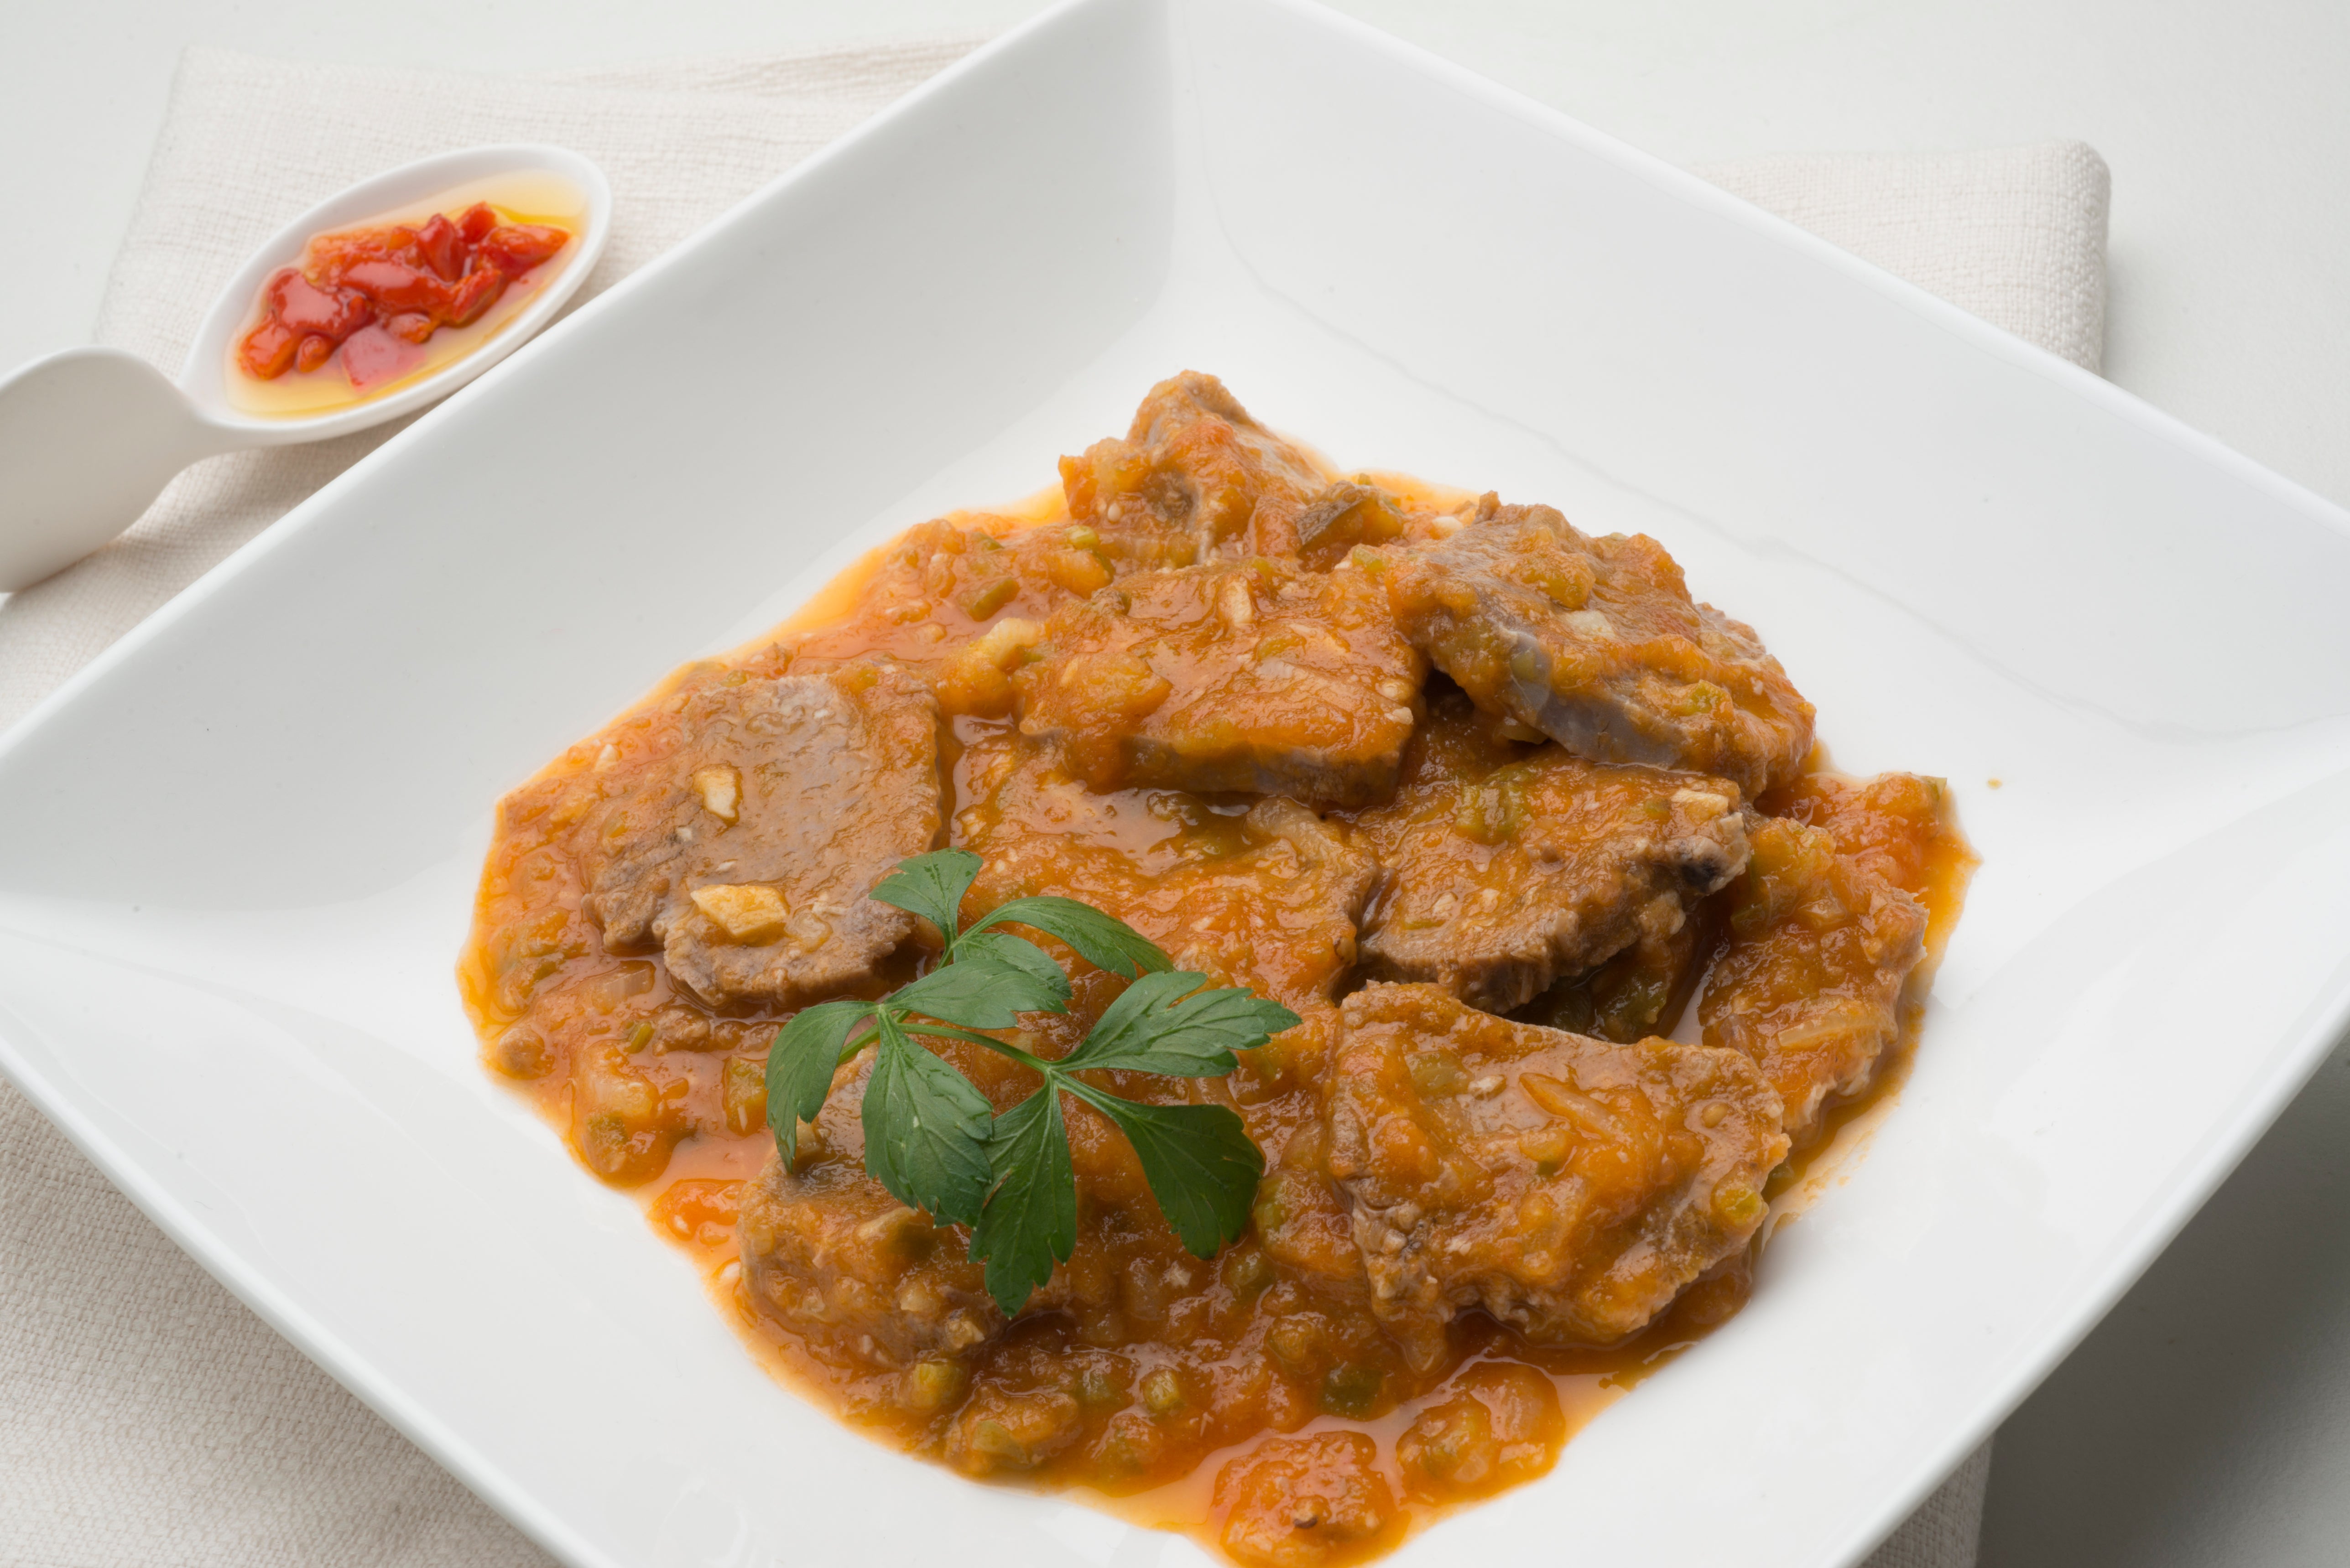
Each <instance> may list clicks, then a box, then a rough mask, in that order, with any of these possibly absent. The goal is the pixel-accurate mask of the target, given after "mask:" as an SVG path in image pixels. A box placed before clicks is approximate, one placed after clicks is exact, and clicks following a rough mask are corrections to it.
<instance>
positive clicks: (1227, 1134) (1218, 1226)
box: [1066, 1078, 1264, 1258]
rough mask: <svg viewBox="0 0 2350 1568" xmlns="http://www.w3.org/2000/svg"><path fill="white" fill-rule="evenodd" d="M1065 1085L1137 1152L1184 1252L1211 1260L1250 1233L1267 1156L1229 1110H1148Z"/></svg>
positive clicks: (1073, 1083)
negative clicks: (1227, 1244) (1115, 1126)
mask: <svg viewBox="0 0 2350 1568" xmlns="http://www.w3.org/2000/svg"><path fill="white" fill-rule="evenodd" d="M1066 1087H1067V1088H1068V1090H1069V1092H1070V1093H1071V1094H1073V1095H1076V1096H1077V1097H1078V1098H1080V1099H1082V1100H1084V1101H1085V1102H1086V1104H1087V1105H1089V1106H1093V1107H1094V1108H1095V1109H1096V1110H1097V1111H1099V1112H1101V1113H1102V1115H1104V1116H1107V1117H1109V1119H1110V1120H1112V1121H1114V1122H1116V1123H1117V1124H1118V1131H1120V1132H1122V1133H1124V1134H1125V1135H1126V1141H1127V1142H1128V1143H1130V1144H1132V1145H1133V1146H1134V1152H1135V1154H1136V1155H1137V1156H1138V1157H1139V1158H1140V1159H1141V1161H1142V1175H1143V1178H1144V1179H1146V1180H1147V1181H1149V1183H1150V1195H1151V1196H1152V1197H1153V1198H1156V1199H1159V1212H1160V1213H1161V1214H1164V1215H1165V1216H1166V1217H1167V1223H1168V1224H1170V1225H1171V1226H1173V1227H1174V1230H1175V1234H1176V1235H1177V1236H1178V1237H1179V1238H1180V1239H1181V1241H1182V1242H1183V1247H1184V1250H1185V1251H1188V1252H1190V1253H1191V1255H1192V1256H1193V1257H1195V1258H1212V1257H1214V1256H1215V1255H1216V1253H1217V1251H1218V1250H1219V1249H1221V1248H1222V1246H1223V1245H1224V1243H1225V1242H1227V1241H1232V1239H1233V1238H1234V1237H1236V1236H1238V1235H1239V1234H1240V1233H1241V1232H1242V1231H1245V1230H1247V1229H1248V1224H1249V1209H1250V1206H1251V1205H1253V1203H1254V1202H1255V1201H1256V1188H1257V1183H1258V1181H1260V1180H1261V1179H1263V1176H1264V1154H1263V1151H1262V1150H1260V1149H1259V1148H1258V1147H1256V1145H1255V1143H1254V1142H1253V1141H1252V1140H1251V1139H1250V1137H1249V1135H1248V1127H1246V1126H1245V1125H1244V1124H1243V1122H1242V1121H1241V1118H1240V1117H1239V1116H1238V1115H1236V1114H1235V1113H1234V1112H1233V1111H1232V1109H1231V1108H1230V1107H1229V1106H1146V1105H1142V1104H1139V1103H1138V1102H1136V1101H1134V1100H1121V1099H1119V1098H1118V1096H1116V1095H1113V1094H1109V1093H1107V1092H1106V1091H1104V1090H1100V1089H1097V1088H1095V1087H1093V1086H1092V1085H1089V1084H1083V1083H1079V1082H1078V1081H1077V1080H1076V1079H1074V1078H1072V1079H1068V1080H1066Z"/></svg>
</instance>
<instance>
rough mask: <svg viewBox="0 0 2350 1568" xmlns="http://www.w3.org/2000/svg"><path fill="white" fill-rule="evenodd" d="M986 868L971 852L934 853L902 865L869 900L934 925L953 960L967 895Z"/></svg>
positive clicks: (879, 886) (940, 851) (874, 888)
mask: <svg viewBox="0 0 2350 1568" xmlns="http://www.w3.org/2000/svg"><path fill="white" fill-rule="evenodd" d="M985 864H986V862H984V861H983V860H982V859H980V857H978V856H976V855H973V854H972V852H971V851H970V850H968V849H933V850H931V852H930V853H929V854H928V855H917V856H915V857H913V858H912V859H910V860H900V861H899V862H898V868H897V869H896V870H894V871H892V872H890V873H889V875H888V876H887V877H882V878H881V880H880V881H879V882H876V883H875V884H874V885H873V891H872V892H870V893H868V894H867V895H866V897H868V898H874V899H877V900H879V902H881V903H884V904H889V905H893V906H895V907H896V908H898V909H903V910H905V911H906V912H907V913H908V914H910V915H920V916H921V917H922V919H926V920H928V921H930V922H931V924H932V925H934V926H936V927H937V928H938V929H939V935H940V936H941V937H942V938H944V939H945V940H946V950H947V953H948V955H949V956H952V954H953V952H954V946H955V932H956V931H957V930H959V929H961V928H962V896H963V893H964V891H965V890H966V889H967V888H970V887H971V884H972V878H973V877H977V876H978V875H979V868H980V867H982V866H983V865H985Z"/></svg>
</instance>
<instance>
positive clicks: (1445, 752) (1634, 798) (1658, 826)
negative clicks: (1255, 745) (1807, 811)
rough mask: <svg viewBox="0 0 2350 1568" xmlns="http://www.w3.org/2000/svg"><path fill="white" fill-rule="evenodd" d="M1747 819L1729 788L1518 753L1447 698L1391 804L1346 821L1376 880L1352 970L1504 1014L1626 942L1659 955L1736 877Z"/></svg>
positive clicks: (1462, 702) (1546, 752)
mask: <svg viewBox="0 0 2350 1568" xmlns="http://www.w3.org/2000/svg"><path fill="white" fill-rule="evenodd" d="M1747 817H1748V814H1747V812H1746V811H1745V810H1744V809H1743V808H1742V806H1741V805H1740V796H1739V790H1738V786H1737V785H1736V784H1732V783H1731V782H1730V781H1729V780H1727V779H1719V778H1706V777H1704V776H1702V775H1697V774H1670V773H1665V772H1662V771H1660V770H1659V769H1655V768H1644V767H1628V766H1619V765H1611V764H1608V763H1593V762H1586V761H1585V760H1584V759H1583V758H1580V757H1577V756H1574V755H1572V754H1570V753H1567V752H1565V750H1563V749H1561V748H1560V747H1558V746H1555V745H1542V746H1538V747H1528V746H1525V745H1521V744H1516V743H1513V742H1510V741H1508V740H1506V739H1504V738H1503V737H1502V736H1501V735H1500V734H1499V733H1498V732H1497V730H1496V727H1495V725H1494V724H1493V722H1492V721H1491V720H1490V719H1489V718H1487V717H1485V716H1483V715H1481V714H1479V713H1478V712H1477V711H1475V710H1474V709H1473V708H1471V705H1470V703H1469V701H1467V699H1466V698H1464V697H1462V696H1461V694H1460V693H1459V692H1457V691H1453V692H1447V693H1445V694H1444V696H1442V697H1440V698H1439V699H1438V700H1437V701H1435V702H1434V703H1433V704H1432V705H1431V709H1430V715H1429V720H1428V722H1427V723H1426V724H1425V725H1424V726H1422V728H1421V730H1420V732H1419V734H1418V735H1417V736H1415V737H1414V739H1413V742H1412V746H1411V751H1410V753H1409V756H1408V758H1407V760H1406V762H1405V766H1404V781H1403V785H1402V787H1401V789H1400V790H1399V791H1398V793H1397V794H1396V798H1395V799H1394V800H1393V801H1392V802H1390V803H1389V804H1388V805H1383V806H1379V807H1376V808H1374V809H1372V810H1370V811H1366V812H1363V813H1361V814H1360V815H1357V817H1356V818H1355V819H1354V820H1355V826H1356V829H1357V833H1358V835H1359V836H1360V837H1361V840H1362V843H1363V846H1364V847H1366V848H1367V849H1368V850H1369V851H1370V852H1371V855H1372V857H1374V858H1375V859H1377V860H1378V863H1379V866H1380V869H1381V873H1382V883H1381V888H1380V891H1379V894H1378V900H1377V902H1376V903H1375V905H1374V907H1373V909H1372V912H1371V914H1370V916H1369V917H1368V919H1367V920H1366V922H1365V930H1364V936H1363V959H1364V961H1365V963H1366V965H1367V968H1368V969H1369V970H1370V971H1371V972H1372V973H1373V974H1376V975H1378V976H1380V977H1382V978H1384V979H1388V980H1405V981H1432V982H1434V983H1435V984H1438V985H1440V986H1442V987H1444V988H1445V989H1446V990H1448V991H1450V992H1452V993H1453V994H1454V995H1456V996H1458V997H1460V998H1461V1000H1462V1001H1464V1002H1470V1003H1471V1004H1472V1005H1474V1006H1478V1007H1482V1008H1484V1009H1486V1010H1487V1011H1488V1012H1509V1011H1510V1010H1511V1009H1513V1008H1515V1007H1519V1006H1521V1005H1523V1003H1525V1002H1528V1001H1529V1000H1531V999H1532V998H1533V997H1534V996H1535V995H1536V994H1537V993H1539V992H1542V991H1544V990H1545V989H1546V988H1548V987H1549V986H1550V985H1551V984H1552V983H1553V982H1554V981H1557V980H1558V979H1559V978H1561V977H1562V976H1571V975H1576V974H1581V973H1583V972H1585V971H1589V970H1592V969H1594V968H1596V967H1597V966H1598V965H1600V964H1602V963H1605V962H1606V961H1607V960H1609V959H1611V958H1613V957H1615V956H1616V955H1617V953H1619V952H1621V951H1622V950H1625V949H1626V948H1627V947H1630V946H1632V945H1634V944H1635V943H1639V942H1645V943H1648V945H1649V946H1650V947H1651V948H1653V949H1655V950H1665V949H1667V948H1668V946H1669V944H1670V943H1671V941H1672V940H1673V938H1674V937H1676V936H1677V935H1678V934H1679V932H1680V930H1681V929H1682V927H1683V926H1684V925H1685V924H1687V922H1688V919H1689V910H1690V907H1691V906H1692V905H1693V904H1695V903H1696V902H1697V900H1699V899H1700V898H1704V897H1705V896H1706V895H1707V894H1709V893H1711V892H1714V891H1715V890H1716V889H1718V888H1721V887H1723V886H1724V885H1725V884H1727V883H1728V882H1729V881H1730V879H1731V877H1735V876H1736V875H1738V873H1739V872H1740V871H1742V870H1743V869H1744V868H1745V865H1746V823H1747Z"/></svg>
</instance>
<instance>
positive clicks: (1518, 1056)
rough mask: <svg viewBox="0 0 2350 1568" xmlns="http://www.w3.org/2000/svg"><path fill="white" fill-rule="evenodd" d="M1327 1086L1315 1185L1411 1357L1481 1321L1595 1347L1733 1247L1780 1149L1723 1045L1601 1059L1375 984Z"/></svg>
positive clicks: (1745, 1233) (1353, 1010) (1575, 1039)
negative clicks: (1337, 1195) (1475, 1316)
mask: <svg viewBox="0 0 2350 1568" xmlns="http://www.w3.org/2000/svg"><path fill="white" fill-rule="evenodd" d="M1341 1017H1342V1019H1343V1022H1344V1029H1345V1033H1344V1035H1343V1038H1342V1041H1341V1044H1340V1045H1339V1048H1338V1052H1337V1055H1336V1059H1335V1060H1334V1061H1333V1062H1332V1064H1331V1068H1330V1071H1329V1073H1328V1075H1327V1076H1326V1080H1325V1083H1324V1085H1323V1094H1324V1116H1325V1119H1326V1126H1327V1130H1328V1139H1329V1141H1328V1148H1327V1153H1326V1160H1327V1163H1328V1168H1329V1171H1330V1175H1331V1177H1332V1179H1333V1180H1334V1181H1335V1182H1336V1185H1337V1188H1338V1189H1339V1190H1340V1191H1341V1192H1342V1193H1343V1194H1344V1195H1345V1196H1346V1198H1347V1200H1348V1202H1349V1203H1350V1205H1351V1206H1352V1214H1353V1220H1354V1231H1355V1241H1356V1244H1357V1247H1358V1248H1359V1250H1360V1251H1361V1253H1362V1257H1363V1262H1364V1266H1365V1268H1366V1269H1367V1271H1368V1273H1369V1277H1370V1284H1371V1308H1372V1311H1373V1312H1374V1313H1376V1314H1378V1317H1379V1319H1380V1320H1381V1321H1382V1322H1383V1323H1384V1324H1386V1325H1387V1327H1388V1331H1389V1332H1390V1333H1391V1334H1395V1335H1396V1337H1397V1339H1398V1340H1399V1342H1400V1343H1401V1344H1402V1345H1403V1346H1404V1348H1405V1352H1406V1354H1407V1355H1413V1356H1415V1357H1419V1358H1427V1359H1432V1358H1433V1357H1435V1356H1436V1355H1439V1354H1440V1352H1441V1349H1442V1346H1443V1343H1444V1328H1445V1325H1446V1324H1448V1323H1449V1322H1451V1319H1452V1317H1453V1316H1454V1315H1455V1314H1457V1313H1459V1312H1461V1311H1462V1310H1463V1309H1466V1308H1470V1307H1477V1308H1482V1310H1483V1311H1485V1312H1486V1313H1488V1314H1491V1315H1492V1316H1493V1317H1495V1318H1498V1319H1500V1320H1501V1321H1503V1322H1504V1323H1507V1324H1513V1326H1515V1327H1516V1328H1518V1329H1519V1330H1520V1331H1521V1332H1523V1334H1525V1335H1526V1337H1527V1338H1528V1339H1530V1340H1532V1341H1534V1343H1536V1344H1538V1345H1612V1344H1614V1343H1616V1342H1617V1341H1618V1340H1621V1339H1624V1338H1626V1337H1627V1336H1628V1335H1630V1334H1635V1333H1637V1332H1638V1330H1639V1329H1640V1328H1641V1327H1642V1326H1643V1325H1644V1324H1647V1323H1648V1320H1649V1319H1650V1318H1652V1317H1654V1316H1655V1315H1656V1314H1658V1313H1659V1312H1661V1311H1662V1310H1664V1308H1665V1307H1666V1306H1668V1305H1669V1303H1671V1302H1672V1300H1673V1298H1674V1297H1675V1296H1677V1295H1678V1294H1679V1293H1680V1292H1681V1290H1682V1289H1683V1288H1684V1287H1685V1286H1687V1285H1689V1284H1690V1282H1693V1281H1695V1280H1696V1279H1697V1278H1698V1277H1699V1276H1700V1275H1701V1274H1703V1273H1704V1272H1706V1271H1707V1270H1709V1269H1711V1268H1712V1267H1713V1266H1714V1265H1715V1264H1716V1263H1719V1262H1721V1261H1722V1260H1723V1259H1725V1258H1728V1257H1730V1256H1731V1254H1733V1253H1735V1252H1737V1251H1739V1250H1740V1249H1741V1248H1742V1247H1744V1246H1745V1244H1746V1242H1747V1240H1748V1238H1750V1237H1751V1236H1752V1234H1753V1233H1754V1230H1755V1227H1756V1226H1758V1225H1759V1224H1760V1223H1761V1222H1762V1220H1763V1213H1764V1211H1765V1210H1766V1208H1767V1205H1765V1203H1764V1202H1763V1196H1762V1187H1763V1180H1764V1179H1765V1178H1766V1177H1767V1176H1768V1175H1769V1174H1770V1172H1771V1169H1772V1168H1773V1167H1774V1166H1776V1165H1777V1164H1778V1163H1779V1161H1780V1159H1781V1158H1783V1157H1784V1155H1785V1154H1786V1151H1787V1139H1786V1137H1785V1135H1784V1134H1783V1132H1782V1131H1781V1130H1780V1126H1779V1122H1780V1108H1779V1097H1778V1096H1777V1095H1776V1094H1775V1093H1773V1091H1772V1088H1771V1086H1770V1085H1769V1084H1768V1083H1767V1082H1765V1081H1764V1079H1763V1075H1762V1074H1761V1073H1760V1072H1758V1071H1757V1070H1756V1069H1755V1068H1754V1065H1753V1064H1752V1062H1750V1061H1749V1060H1747V1058H1746V1057H1745V1056H1743V1055H1742V1054H1740V1053H1738V1052H1735V1051H1724V1050H1715V1049H1711V1048H1708V1047H1705V1046H1696V1045H1678V1044H1672V1043H1671V1042H1669V1041H1664V1040H1646V1041H1642V1042H1640V1043H1639V1044H1634V1045H1616V1044H1608V1043H1607V1042H1605V1041H1600V1040H1592V1039H1587V1038H1586V1037H1584V1036H1581V1035H1575V1034H1566V1033H1560V1032H1558V1031H1556V1030H1550V1029H1542V1028H1538V1027H1535V1026H1534V1025H1531V1024H1524V1023H1511V1022H1509V1021H1508V1020H1506V1019H1502V1018H1496V1017H1494V1016H1492V1014H1490V1013H1484V1012H1477V1011H1475V1010H1474V1009H1472V1008H1470V1007H1467V1006H1464V1005H1463V1004H1462V1003H1461V1002H1458V1001H1456V1000H1454V999H1453V998H1452V997H1451V996H1449V995H1447V994H1446V993H1445V992H1441V991H1440V990H1438V989H1437V988H1435V987H1434V986H1428V985H1389V984H1383V983H1374V984H1372V985H1369V986H1367V987H1365V988H1364V989H1363V990H1361V991H1359V992H1356V993H1355V994H1354V995H1352V996H1350V997H1348V998H1347V1000H1346V1002H1345V1003H1344V1004H1343V1007H1342V1012H1341Z"/></svg>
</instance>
